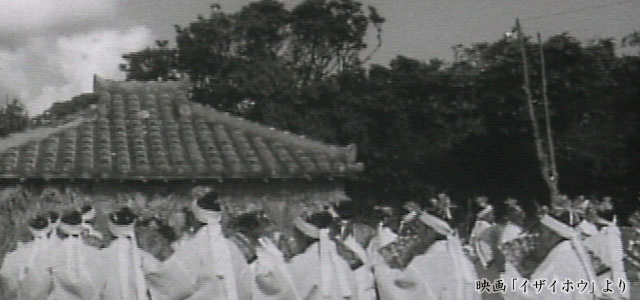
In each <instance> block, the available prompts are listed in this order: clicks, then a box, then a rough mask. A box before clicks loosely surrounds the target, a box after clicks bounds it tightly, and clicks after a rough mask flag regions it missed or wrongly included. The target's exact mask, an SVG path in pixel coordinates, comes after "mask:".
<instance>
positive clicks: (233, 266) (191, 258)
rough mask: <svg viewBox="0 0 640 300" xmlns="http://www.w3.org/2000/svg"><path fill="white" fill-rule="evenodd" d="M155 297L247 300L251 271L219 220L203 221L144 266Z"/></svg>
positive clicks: (198, 299) (167, 299)
mask: <svg viewBox="0 0 640 300" xmlns="http://www.w3.org/2000/svg"><path fill="white" fill-rule="evenodd" d="M145 274H146V278H147V283H148V285H149V289H150V291H151V295H152V298H153V299H154V300H173V299H189V300H200V299H201V300H217V299H221V300H249V299H251V289H252V288H251V286H252V285H251V279H252V278H251V272H250V270H249V265H248V264H247V262H246V260H245V258H244V256H243V254H242V253H241V252H240V250H239V249H238V248H237V247H236V246H235V244H233V242H231V241H230V240H228V239H227V238H225V237H224V235H222V232H221V228H220V225H219V224H209V225H206V226H204V227H202V228H200V230H198V232H197V233H196V235H195V236H194V237H192V238H190V239H187V240H183V241H181V242H180V244H178V245H177V246H176V247H175V252H174V253H173V255H172V256H171V257H169V259H167V260H166V261H164V262H162V263H160V264H159V265H158V266H157V267H155V268H147V269H146V270H145Z"/></svg>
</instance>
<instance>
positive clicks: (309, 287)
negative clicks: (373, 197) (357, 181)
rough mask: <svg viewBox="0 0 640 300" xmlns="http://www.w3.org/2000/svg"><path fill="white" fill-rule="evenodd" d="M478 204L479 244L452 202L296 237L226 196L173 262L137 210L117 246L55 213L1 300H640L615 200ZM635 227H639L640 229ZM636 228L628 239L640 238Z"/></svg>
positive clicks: (380, 212)
mask: <svg viewBox="0 0 640 300" xmlns="http://www.w3.org/2000/svg"><path fill="white" fill-rule="evenodd" d="M475 202H476V206H477V207H478V208H479V209H478V210H477V213H476V214H475V216H474V220H473V222H472V223H473V226H472V229H471V230H470V234H462V233H461V230H460V229H459V228H458V227H456V226H454V225H453V224H452V223H453V219H454V216H452V211H451V209H450V208H451V200H450V198H449V197H448V196H447V195H445V194H440V195H438V196H437V197H434V198H431V199H430V200H429V201H425V203H416V202H407V203H404V205H402V206H401V207H390V206H372V207H368V206H365V205H360V204H357V203H354V202H352V201H343V202H340V203H335V204H333V205H328V206H325V207H323V208H322V209H314V210H308V211H302V212H301V213H300V215H299V216H298V217H296V218H295V219H294V220H290V223H291V229H292V230H282V229H281V228H278V227H277V226H274V220H270V218H269V217H268V216H267V214H265V213H263V212H261V211H259V210H254V211H247V212H244V213H242V214H238V215H233V216H232V215H229V214H227V213H225V212H224V209H223V208H222V207H221V205H220V203H219V195H218V194H217V193H216V192H209V193H207V194H205V195H203V196H199V197H197V198H195V199H192V202H191V204H190V205H189V206H188V207H185V208H184V211H183V213H184V214H185V215H187V216H189V217H190V218H192V219H194V222H192V223H193V224H195V225H193V226H191V227H190V228H189V230H187V234H184V235H182V236H180V237H179V238H176V239H175V241H173V242H172V243H171V245H169V247H170V251H169V252H170V254H168V255H158V253H154V252H153V251H150V250H148V249H147V248H148V247H144V246H143V245H142V246H141V244H143V242H141V240H142V238H141V237H140V236H138V235H139V234H138V233H139V232H140V231H139V230H137V229H136V226H137V225H138V223H139V222H140V219H139V218H138V216H137V212H136V211H135V210H134V209H131V208H130V207H127V206H123V207H121V208H119V209H117V210H115V211H112V212H109V213H108V214H107V216H108V232H103V231H101V230H97V229H96V226H95V222H94V220H95V218H96V209H95V208H94V207H92V206H91V205H84V206H82V207H80V208H78V209H77V210H67V211H61V212H57V211H51V212H48V213H46V214H42V215H38V216H36V217H34V218H33V219H32V220H31V221H30V222H29V232H30V238H29V239H28V240H25V241H21V242H19V243H17V245H16V247H15V249H13V251H11V252H9V253H7V254H6V255H5V256H4V258H3V260H2V265H1V268H0V288H1V290H0V291H1V293H0V295H1V296H2V297H3V298H2V299H20V300H22V299H34V300H36V299H38V300H41V299H55V300H67V299H70V300H73V299H78V300H80V299H83V300H84V299H87V300H93V299H116V300H120V299H123V300H143V299H145V300H149V299H153V300H156V299H162V300H165V299H166V300H173V299H176V300H177V299H203V300H204V299H224V300H249V299H265V300H266V299H279V300H289V299H290V300H302V299H351V300H373V299H381V300H389V299H399V300H400V299H416V300H418V299H424V300H430V299H471V300H476V299H477V300H480V299H634V297H638V296H637V295H634V291H633V284H632V280H631V279H634V278H637V274H636V273H637V272H636V271H634V270H636V269H635V265H634V262H635V261H636V260H635V257H634V256H633V253H635V252H634V251H637V250H635V244H632V243H630V246H628V247H626V246H625V245H623V242H622V241H623V233H622V231H621V229H620V228H619V227H618V225H617V223H618V220H617V217H616V216H615V215H614V214H613V207H612V203H611V199H610V198H607V197H605V198H603V199H602V200H594V199H585V198H584V197H579V198H577V199H569V198H568V197H561V198H560V199H557V201H554V202H553V203H554V205H551V206H549V207H547V206H540V207H539V209H538V211H537V212H536V215H533V216H532V215H530V216H527V215H526V214H525V211H524V210H523V209H522V208H521V207H520V205H519V203H518V201H517V200H515V199H507V200H506V201H504V202H503V203H501V205H503V209H501V210H500V212H496V210H494V205H495V202H493V203H494V205H492V204H491V202H490V201H489V199H488V198H486V197H477V198H476V199H475ZM629 221H630V223H631V224H634V225H640V215H632V218H631V219H630V220H629ZM633 228H635V227H633ZM633 228H631V229H630V231H629V232H628V233H625V234H628V235H634V234H638V233H636V231H635V229H633ZM638 228H640V226H638ZM467 236H468V237H467ZM631 240H634V239H633V238H631ZM629 253H630V254H629ZM638 253H640V251H638ZM638 258H640V256H638ZM625 266H626V267H625ZM630 266H631V267H630ZM634 272H635V273H634Z"/></svg>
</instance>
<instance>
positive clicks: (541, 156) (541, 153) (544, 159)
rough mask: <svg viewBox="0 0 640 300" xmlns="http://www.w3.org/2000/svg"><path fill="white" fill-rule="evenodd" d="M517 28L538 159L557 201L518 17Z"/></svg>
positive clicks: (555, 187) (553, 196)
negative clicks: (541, 135) (534, 101)
mask: <svg viewBox="0 0 640 300" xmlns="http://www.w3.org/2000/svg"><path fill="white" fill-rule="evenodd" d="M516 30H517V32H518V44H519V46H520V57H521V59H522V69H523V70H522V71H523V72H522V73H523V74H522V76H523V79H524V85H523V87H522V88H523V89H524V93H525V95H526V96H527V108H528V111H529V119H531V127H532V128H533V138H534V143H535V147H536V154H537V156H538V161H539V162H540V172H541V173H542V178H543V179H544V181H545V183H546V184H547V187H548V188H549V191H550V193H551V201H552V203H553V201H555V199H556V197H557V195H558V187H557V185H555V182H554V181H553V180H552V179H551V176H550V175H551V173H550V167H549V159H548V156H547V153H546V152H545V150H544V147H543V145H542V138H541V137H540V126H539V125H538V119H537V118H536V111H535V107H534V104H533V95H532V94H531V80H530V79H529V64H528V62H527V54H526V49H525V45H524V35H523V34H522V27H521V26H520V20H519V19H516Z"/></svg>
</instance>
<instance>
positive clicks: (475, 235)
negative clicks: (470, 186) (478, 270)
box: [469, 197, 495, 268]
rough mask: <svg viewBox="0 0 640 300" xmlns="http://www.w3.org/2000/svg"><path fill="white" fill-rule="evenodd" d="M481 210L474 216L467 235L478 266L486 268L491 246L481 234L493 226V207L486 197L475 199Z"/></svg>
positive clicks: (489, 258) (489, 259)
mask: <svg viewBox="0 0 640 300" xmlns="http://www.w3.org/2000/svg"><path fill="white" fill-rule="evenodd" d="M475 201H476V203H477V204H478V206H479V207H480V208H481V210H480V212H478V214H477V215H476V220H475V222H474V224H473V228H472V229H471V233H470V235H469V243H470V244H471V245H472V246H473V250H474V253H476V256H477V257H478V260H479V261H480V264H481V265H482V266H483V267H485V268H486V267H487V266H488V265H489V262H490V261H491V259H492V257H491V245H490V244H489V243H488V242H487V240H485V239H483V238H482V237H483V233H485V231H486V230H488V229H490V228H491V227H492V226H493V225H495V220H494V216H493V214H494V212H493V206H492V205H491V204H490V203H489V198H487V197H477V198H476V199H475Z"/></svg>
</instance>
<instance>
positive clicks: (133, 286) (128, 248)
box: [100, 207, 159, 300]
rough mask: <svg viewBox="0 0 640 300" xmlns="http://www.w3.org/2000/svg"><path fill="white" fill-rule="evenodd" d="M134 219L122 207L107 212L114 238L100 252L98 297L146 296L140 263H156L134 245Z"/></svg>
mask: <svg viewBox="0 0 640 300" xmlns="http://www.w3.org/2000/svg"><path fill="white" fill-rule="evenodd" d="M135 219H136V216H135V215H134V214H133V213H132V212H131V210H130V209H128V208H126V207H124V208H122V209H121V210H120V211H118V212H115V213H112V214H110V215H109V223H108V227H109V231H110V232H111V234H112V235H113V237H114V239H113V240H112V241H111V244H110V245H109V246H108V247H107V248H105V249H103V250H102V251H101V261H102V262H103V263H104V264H103V267H104V269H103V270H102V272H103V273H104V274H105V285H104V289H103V290H102V292H101V294H100V299H104V300H147V299H149V297H148V287H147V283H146V280H145V278H144V271H143V266H150V267H147V268H154V267H155V266H156V265H157V264H158V263H159V262H158V261H157V260H156V259H155V258H154V257H153V256H152V255H151V254H149V253H147V252H145V251H143V250H141V249H140V248H139V247H138V244H137V241H136V235H135Z"/></svg>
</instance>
